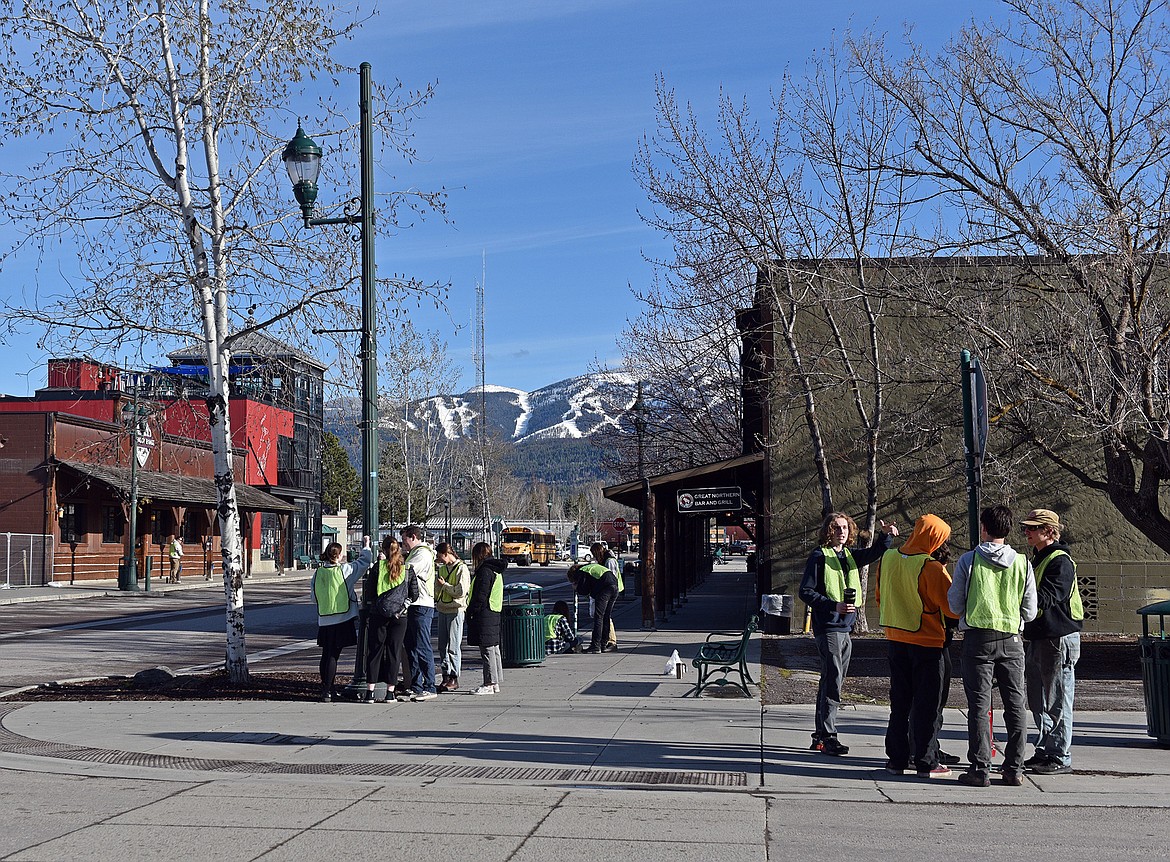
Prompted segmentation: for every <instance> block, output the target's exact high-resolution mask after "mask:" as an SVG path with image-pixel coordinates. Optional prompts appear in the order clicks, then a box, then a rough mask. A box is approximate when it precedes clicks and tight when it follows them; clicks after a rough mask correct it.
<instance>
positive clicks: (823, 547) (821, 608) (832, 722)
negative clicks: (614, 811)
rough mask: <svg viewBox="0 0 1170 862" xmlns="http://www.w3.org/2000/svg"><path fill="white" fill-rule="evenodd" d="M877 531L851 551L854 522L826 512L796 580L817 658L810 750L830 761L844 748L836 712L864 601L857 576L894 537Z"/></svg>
mask: <svg viewBox="0 0 1170 862" xmlns="http://www.w3.org/2000/svg"><path fill="white" fill-rule="evenodd" d="M881 527H882V531H881V533H880V534H879V536H878V537H877V541H876V542H874V543H873V544H872V545H870V546H869V547H868V548H854V547H853V543H854V541H855V540H856V539H857V524H856V522H854V520H853V519H852V518H850V517H849V516H848V515H846V514H845V513H844V512H831V513H829V514H828V515H826V516H825V519H824V521H822V522H821V532H820V534H819V535H818V536H817V547H816V549H815V550H814V551H813V552H812V553H811V554H809V557H808V562H806V563H805V566H804V577H802V578H801V581H800V600H801V601H802V602H804V603H805V604H806V605H808V607H809V609H810V610H811V611H812V630H813V639H814V640H815V641H816V644H817V652H818V653H819V655H820V659H821V680H820V684H819V685H818V686H817V709H816V717H815V719H814V721H815V729H814V730H813V735H812V736H813V741H812V746H811V748H812V750H813V751H820V752H823V753H824V754H830V755H833V756H834V757H840V756H841V755H843V754H848V753H849V746H847V745H844V744H843V743H841V742H840V741H838V739H837V710H838V708H840V706H841V686H842V685H843V684H844V683H845V676H846V675H847V674H848V673H849V659H850V657H851V656H852V655H853V642H852V640H851V639H850V636H849V634H850V632H851V631H852V630H853V623H854V622H855V621H856V620H857V604H858V602H864V601H865V596H863V595H861V580H860V571H861V569H863V568H864V567H865V566H868V565H869V564H870V563H872V562H873V561H874V560H876V559H878V558H879V557H880V556H881V555H882V554H884V553H885V552H886V549H888V548H889V547H890V537H891V536H896V535H898V528H897V527H895V526H894V525H893V524H887V523H885V522H884V521H882V522H881Z"/></svg>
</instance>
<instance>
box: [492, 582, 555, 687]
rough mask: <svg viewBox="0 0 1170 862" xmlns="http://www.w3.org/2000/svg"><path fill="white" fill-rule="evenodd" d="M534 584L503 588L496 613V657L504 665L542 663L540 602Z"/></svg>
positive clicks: (520, 665)
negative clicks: (500, 607)
mask: <svg viewBox="0 0 1170 862" xmlns="http://www.w3.org/2000/svg"><path fill="white" fill-rule="evenodd" d="M541 597H542V590H541V588H540V587H539V586H538V585H536V584H508V585H506V586H505V587H504V609H503V611H502V612H501V613H500V660H501V661H502V662H503V665H504V667H533V666H534V665H538V664H544V619H545V616H544V603H543V601H542V598H541Z"/></svg>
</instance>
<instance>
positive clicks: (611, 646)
mask: <svg viewBox="0 0 1170 862" xmlns="http://www.w3.org/2000/svg"><path fill="white" fill-rule="evenodd" d="M616 649H617V644H606V645H605V646H603V647H602V648H601V651H602V652H613V651H614V650H616Z"/></svg>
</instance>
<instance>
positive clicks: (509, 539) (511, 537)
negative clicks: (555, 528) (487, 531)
mask: <svg viewBox="0 0 1170 862" xmlns="http://www.w3.org/2000/svg"><path fill="white" fill-rule="evenodd" d="M500 545H501V550H500V556H502V557H503V558H504V559H505V560H507V561H508V562H509V563H515V564H516V565H518V566H531V565H532V564H533V563H534V562H535V563H540V564H541V565H542V566H547V565H548V564H549V563H550V562H551V561H552V560H554V559H556V555H557V537H556V536H555V535H553V534H552V533H550V532H548V531H547V530H534V529H532V528H531V527H505V528H504V530H503V532H502V533H501V534H500Z"/></svg>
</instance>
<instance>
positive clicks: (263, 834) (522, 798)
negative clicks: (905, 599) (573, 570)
mask: <svg viewBox="0 0 1170 862" xmlns="http://www.w3.org/2000/svg"><path fill="white" fill-rule="evenodd" d="M750 589H751V583H750V581H749V579H748V578H747V576H746V574H745V573H744V572H743V567H742V563H741V562H740V563H739V564H738V565H734V566H728V567H726V568H723V569H720V570H719V571H717V572H716V574H714V575H713V576H712V577H711V578H709V579H708V580H707V582H706V583H704V584H702V585H701V586H700V587H699V589H697V590H696V591H694V593H693V594H692V595H691V596H690V599H689V601H688V602H687V603H686V604H684V605H683V606H682V607H681V608H680V609H679V611H678V613H676V614H675V615H673V616H672V617H671V619H670V620H668V621H667V622H666V623H665V624H663V625H662V627H661V628H660V629H658V630H657V631H647V632H643V631H639V630H637V629H636V628H635V626H636V622H635V619H636V618H637V617H639V616H640V613H639V610H638V607H637V605H636V603H634V602H630V603H625V604H623V605H622V606H620V612H619V617H618V628H619V631H620V632H621V640H622V644H623V648H622V649H621V650H620V651H619V652H617V653H607V654H604V655H591V656H590V655H585V656H562V657H556V658H553V659H549V660H548V661H546V662H545V663H544V664H543V665H541V666H539V667H535V668H526V669H505V676H504V685H503V691H502V692H501V694H500V695H496V696H490V697H475V696H472V695H469V694H462V693H460V694H455V695H449V696H444V697H442V698H440V699H439V700H437V701H432V702H430V703H425V704H413V703H401V704H399V703H391V704H386V705H376V704H371V705H360V704H345V703H335V704H331V705H326V704H318V703H307V702H306V703H296V702H291V703H290V702H281V703H277V702H259V703H258V702H228V703H223V702H166V701H154V702H150V701H137V702H126V701H122V702H100V703H95V702H88V703H87V702H69V703H60V702H37V703H29V704H22V703H21V702H20V701H19V699H18V698H10V699H5V700H2V701H0V776H2V777H3V782H2V788H3V789H0V800H2V803H3V807H4V810H5V811H6V813H7V820H6V828H5V829H4V830H2V831H0V858H3V859H21V860H33V859H45V860H49V859H73V858H79V857H85V858H89V859H99V860H104V859H111V860H113V859H117V860H130V859H155V858H159V859H161V858H166V859H172V858H175V857H176V856H183V855H187V856H191V857H194V858H215V859H217V860H218V859H226V860H234V859H241V860H244V859H265V860H276V859H298V860H300V859H304V860H309V859H313V860H316V859H321V858H329V857H338V856H341V855H342V854H344V855H349V856H360V857H365V856H379V857H380V856H385V855H393V854H394V853H395V852H396V851H401V852H405V853H409V854H410V855H411V856H412V857H414V858H427V859H436V860H445V859H465V858H466V857H467V856H468V855H469V854H473V855H474V856H476V857H478V858H481V859H483V860H494V859H501V860H529V859H531V860H537V859H540V860H548V859H557V860H563V859H567V860H574V859H582V860H583V859H590V860H593V859H637V860H641V862H648V860H657V859H671V860H675V859H680V858H682V859H711V860H721V859H728V860H731V859H735V860H744V859H783V858H791V857H794V856H797V855H799V858H802V859H839V858H846V857H848V858H850V859H862V860H868V859H889V858H909V857H920V858H926V859H929V858H943V857H946V858H953V857H954V856H955V854H956V853H960V852H969V850H970V848H979V849H985V850H987V851H989V852H994V853H995V854H996V856H997V858H1003V859H1016V858H1020V859H1023V858H1034V857H1038V856H1041V855H1045V856H1047V855H1058V856H1059V857H1060V858H1062V859H1098V860H1099V859H1130V858H1135V857H1142V858H1161V857H1164V856H1166V854H1167V852H1168V851H1167V847H1170V826H1168V825H1167V824H1168V823H1170V817H1168V816H1167V808H1170V751H1167V750H1163V749H1159V748H1157V747H1155V746H1154V745H1153V741H1152V740H1150V739H1149V738H1148V737H1147V736H1146V735H1145V724H1144V716H1143V715H1142V714H1141V713H1132V712H1128V713H1120V712H1092V713H1080V714H1078V716H1077V725H1076V728H1077V737H1076V739H1075V743H1074V756H1075V763H1074V765H1075V768H1076V772H1075V773H1074V774H1072V775H1062V776H1030V777H1029V779H1028V780H1027V781H1026V782H1025V785H1024V786H1023V787H1020V788H1007V787H1002V786H998V785H995V786H993V787H991V788H989V789H986V790H978V789H972V788H964V787H961V786H959V785H958V784H957V782H956V781H955V780H954V778H951V779H944V780H939V781H934V782H931V781H925V780H918V779H916V778H913V777H905V778H895V777H892V776H889V775H887V774H885V773H884V771H882V770H881V766H882V764H883V762H884V757H883V754H882V733H883V731H884V723H885V716H886V712H885V710H884V709H883V708H881V707H853V708H849V709H847V710H846V711H845V715H844V721H843V728H842V735H843V738H845V740H846V741H847V742H848V743H849V744H850V745H851V746H853V750H852V752H851V754H850V755H849V756H848V757H846V758H841V759H831V758H827V757H825V756H823V755H817V754H814V753H812V752H809V751H807V749H806V747H807V740H808V738H809V728H810V727H811V724H812V707H811V705H797V706H784V707H775V706H770V707H767V708H762V707H761V705H760V702H759V699H758V698H751V699H747V698H742V697H719V696H713V697H704V698H701V699H697V700H696V699H693V698H686V699H683V698H680V697H679V695H681V694H682V693H683V692H684V691H685V690H686V688H687V687H688V686H689V685H690V682H689V680H688V679H686V678H684V679H681V680H680V679H676V678H674V677H667V676H664V675H663V670H664V664H665V660H666V657H667V656H668V655H669V654H670V652H671V651H672V650H674V649H678V651H679V652H680V654H682V655H683V656H691V655H693V654H694V652H695V650H696V649H697V646H698V644H699V643H701V642H702V640H703V638H704V637H705V636H706V633H707V631H708V630H710V629H712V628H721V629H722V628H727V629H731V628H734V627H735V626H736V625H742V620H743V618H744V617H745V615H746V612H747V610H748V601H749V599H748V596H749V594H750ZM8 611H9V608H0V614H3V615H6V614H7V612H8ZM753 649H754V651H755V654H756V655H757V656H758V640H756V641H755V642H754V643H753ZM310 654H311V653H310ZM754 666H755V667H756V668H758V667H759V666H758V664H755V665H754ZM691 673H693V670H692V671H691ZM764 684H765V685H766V684H767V679H766V678H765V679H764ZM964 728H965V717H964V715H963V714H962V712H961V711H959V710H949V711H948V713H947V722H946V727H945V728H944V735H945V736H947V737H949V738H950V739H953V740H956V741H957V740H962V739H963V738H964V736H965V731H964ZM949 747H952V750H961V749H962V746H961V745H960V744H958V743H957V742H956V744H954V745H953V746H949Z"/></svg>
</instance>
